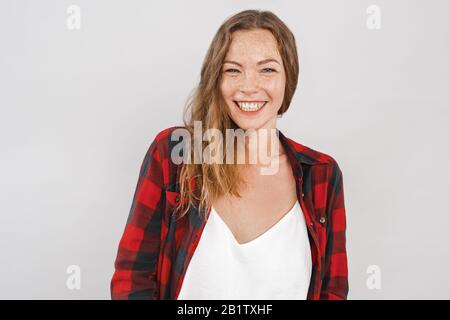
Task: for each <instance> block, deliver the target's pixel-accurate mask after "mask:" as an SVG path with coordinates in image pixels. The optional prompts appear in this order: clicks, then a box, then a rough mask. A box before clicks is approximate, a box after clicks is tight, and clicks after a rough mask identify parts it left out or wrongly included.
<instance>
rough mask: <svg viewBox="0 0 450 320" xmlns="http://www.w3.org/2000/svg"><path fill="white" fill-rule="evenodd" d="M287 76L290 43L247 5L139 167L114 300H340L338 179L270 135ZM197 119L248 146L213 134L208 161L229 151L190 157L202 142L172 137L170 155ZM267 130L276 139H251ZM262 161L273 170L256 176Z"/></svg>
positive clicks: (326, 164)
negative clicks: (178, 121) (181, 114)
mask: <svg viewBox="0 0 450 320" xmlns="http://www.w3.org/2000/svg"><path fill="white" fill-rule="evenodd" d="M298 73H299V65H298V56H297V50H296V43H295V38H294V36H293V34H292V33H291V31H290V30H289V29H288V27H287V26H286V25H285V24H284V23H283V22H282V21H281V20H280V19H279V18H278V17H277V16H276V15H274V14H273V13H271V12H269V11H257V10H246V11H243V12H240V13H238V14H236V15H234V16H232V17H230V18H229V19H228V20H227V21H225V22H224V23H223V24H222V26H221V27H220V28H219V30H218V31H217V33H216V35H215V37H214V39H213V41H212V43H211V45H210V48H209V50H208V53H207V55H206V58H205V60H204V63H203V66H202V70H201V80H200V83H199V85H198V87H197V90H196V91H195V94H194V95H193V97H192V99H191V100H190V103H189V104H188V108H186V109H185V119H184V126H179V127H171V128H167V129H165V130H163V131H161V132H160V133H159V134H157V136H156V138H155V139H154V141H153V142H152V143H151V145H150V147H149V149H148V151H147V154H146V156H145V159H144V161H143V163H142V166H141V170H140V175H139V180H138V183H137V187H136V191H135V194H134V198H133V203H132V207H131V210H130V213H129V217H128V221H127V225H126V227H125V230H124V232H123V235H122V238H121V240H120V244H119V249H118V253H117V258H116V261H115V272H114V275H113V277H112V281H111V296H112V298H113V299H346V298H347V294H348V278H347V254H346V243H345V242H346V240H345V239H346V238H345V231H346V218H345V207H344V190H343V180H342V172H341V170H340V168H339V166H338V164H337V162H336V161H335V160H334V159H333V158H332V157H331V156H329V155H327V154H324V153H321V152H319V151H316V150H313V149H311V148H308V147H306V146H304V145H302V144H300V143H298V142H295V141H294V140H292V139H289V138H288V137H286V136H285V135H284V134H283V133H282V132H281V131H280V130H279V129H277V118H278V117H280V116H281V115H283V114H284V113H285V112H286V111H287V110H288V108H289V106H290V102H291V100H292V97H293V95H294V92H295V89H296V86H297V80H298ZM188 111H190V112H189V113H188ZM196 124H199V125H198V127H197V129H198V128H199V129H201V131H202V133H203V132H204V131H205V130H206V131H207V130H208V129H213V130H215V132H216V133H217V132H218V133H220V134H221V135H222V137H225V136H226V131H229V130H230V129H231V130H241V131H245V132H247V131H250V130H251V131H252V132H254V133H257V134H256V135H254V136H253V137H255V136H256V141H257V142H256V143H255V144H253V143H250V142H249V141H248V140H250V138H249V136H245V137H244V144H243V145H241V146H243V148H241V149H237V146H238V144H233V145H231V142H230V141H229V140H227V139H225V138H223V139H218V140H217V141H215V139H216V138H214V139H213V140H214V141H215V142H218V143H217V144H216V145H215V146H216V147H217V146H220V147H221V148H216V149H215V150H216V153H215V156H217V155H221V156H224V157H223V158H222V159H224V158H225V153H227V152H228V153H229V152H230V150H232V151H235V153H233V156H232V157H231V158H232V160H233V161H231V163H228V162H227V163H225V161H222V162H220V161H205V159H203V160H202V161H197V162H195V161H192V159H193V158H195V157H196V156H202V155H203V154H205V152H204V151H205V146H206V142H207V141H205V140H204V136H202V137H203V139H201V140H200V143H192V142H191V141H190V142H189V143H186V141H185V139H183V143H182V144H181V146H182V147H183V149H182V150H183V151H182V152H180V148H179V147H180V142H179V141H180V139H179V138H180V134H179V131H180V130H184V131H185V132H187V133H188V134H187V135H185V136H190V137H192V136H195V134H196V131H195V130H196ZM268 131H271V132H276V135H275V140H274V138H273V137H274V135H271V134H270V133H269V134H259V133H262V132H268ZM235 137H236V136H235ZM246 138H248V139H247V140H246ZM211 141H212V140H209V142H210V143H211ZM274 141H275V146H274V143H273V142H274ZM233 142H234V140H233ZM217 150H219V151H217ZM262 151H263V152H262ZM177 153H178V154H179V155H180V156H182V159H183V161H181V163H180V161H178V160H179V158H178V160H175V159H176V157H174V154H177ZM242 153H244V163H242V162H239V161H237V157H238V155H242ZM206 154H207V153H206ZM210 154H211V153H210ZM255 154H256V155H258V156H257V157H255V158H256V161H253V162H251V161H249V159H248V158H250V157H251V156H254V155H255ZM261 154H265V157H259V155H261ZM255 158H253V159H255ZM263 158H264V163H263V161H262V159H263ZM189 159H190V160H191V161H186V160H189ZM197 159H198V157H197ZM215 159H217V158H215ZM240 159H242V158H240ZM209 160H211V159H209ZM273 160H276V161H275V162H276V164H277V166H276V168H275V170H271V172H270V174H263V171H262V170H261V169H263V168H264V167H265V166H264V164H266V163H267V162H268V161H269V162H271V163H273Z"/></svg>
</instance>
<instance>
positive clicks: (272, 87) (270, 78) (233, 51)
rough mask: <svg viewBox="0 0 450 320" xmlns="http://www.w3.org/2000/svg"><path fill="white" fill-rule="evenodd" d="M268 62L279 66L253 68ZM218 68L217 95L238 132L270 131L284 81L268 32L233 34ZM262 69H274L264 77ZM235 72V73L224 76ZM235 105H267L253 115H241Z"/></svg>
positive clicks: (277, 56) (270, 64) (281, 94)
mask: <svg viewBox="0 0 450 320" xmlns="http://www.w3.org/2000/svg"><path fill="white" fill-rule="evenodd" d="M268 58H272V59H275V60H277V61H278V62H279V64H278V63H276V62H269V63H266V64H263V65H257V63H258V62H259V61H262V60H265V59H268ZM225 60H226V61H236V62H238V63H239V64H241V66H237V65H235V64H228V63H227V64H225V65H224V66H223V68H222V80H221V86H220V88H221V93H222V95H223V98H224V100H225V101H226V104H227V107H228V108H229V111H230V114H231V117H232V119H233V121H234V122H235V123H236V124H237V125H238V126H239V127H241V128H242V129H249V128H254V129H258V128H262V127H270V128H274V127H275V125H276V118H277V112H278V110H279V108H280V107H281V104H282V102H283V98H284V90H285V83H286V77H285V72H284V66H283V61H282V58H281V56H280V54H279V52H278V48H277V41H276V39H275V37H274V36H273V34H272V33H271V32H270V31H268V30H263V29H256V30H251V31H248V30H239V31H236V32H234V33H233V35H232V42H231V44H230V47H229V49H228V52H227V55H226V57H225ZM264 68H272V69H275V70H276V72H274V73H264V72H262V70H263V69H264ZM227 69H236V70H238V72H232V73H229V72H225V71H226V70H227ZM235 101H267V103H266V105H265V106H264V107H263V109H261V110H260V112H258V113H257V114H255V115H253V114H251V115H247V114H243V113H242V112H241V111H240V109H239V108H238V107H237V105H236V103H235Z"/></svg>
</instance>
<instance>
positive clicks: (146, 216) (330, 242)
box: [111, 127, 348, 300]
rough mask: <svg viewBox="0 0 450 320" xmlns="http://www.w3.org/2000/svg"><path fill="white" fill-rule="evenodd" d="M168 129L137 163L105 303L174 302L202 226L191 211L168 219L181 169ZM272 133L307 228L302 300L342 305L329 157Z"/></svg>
mask: <svg viewBox="0 0 450 320" xmlns="http://www.w3.org/2000/svg"><path fill="white" fill-rule="evenodd" d="M176 128H182V127H171V128H167V129H165V130H163V131H161V132H160V133H158V134H157V136H156V138H155V139H154V140H153V142H152V143H151V145H150V147H149V149H148V151H147V153H146V155H145V158H144V160H143V163H142V166H141V169H140V174H139V179H138V182H137V186H136V191H135V193H134V197H133V202H132V206H131V209H130V213H129V216H128V220H127V224H126V227H125V230H124V232H123V234H122V237H121V239H120V243H119V248H118V251H117V257H116V260H115V272H114V274H113V276H112V280H111V298H112V299H177V297H178V294H179V292H180V289H181V284H182V282H183V278H184V275H185V273H186V270H187V266H188V264H189V261H190V259H191V258H192V255H193V253H194V251H195V249H196V247H197V244H198V242H199V240H200V237H201V234H202V230H203V227H204V226H205V223H206V221H205V220H204V219H202V218H201V217H200V216H199V214H198V209H196V208H191V209H190V211H188V213H187V214H186V215H185V216H184V217H183V218H182V219H179V220H178V221H175V215H172V213H173V211H174V207H175V205H176V202H177V201H180V192H179V183H178V177H179V173H180V169H181V165H177V164H175V163H173V162H172V161H171V160H170V154H171V150H172V148H173V146H174V145H175V144H177V143H179V141H171V139H170V134H171V132H172V131H173V130H174V129H176ZM277 132H278V133H279V139H280V141H281V143H283V146H284V147H285V150H286V152H287V155H288V158H289V161H290V163H291V165H292V168H293V173H294V176H295V178H296V184H297V188H296V189H297V197H298V200H299V203H300V205H301V208H302V210H303V212H304V214H305V220H306V223H307V227H308V236H309V240H310V245H311V255H312V262H313V265H312V266H313V268H312V275H311V281H310V285H309V291H308V296H307V299H314V300H317V299H347V293H348V270H347V254H346V242H345V239H346V236H345V230H346V218H345V207H344V189H343V180H342V172H341V170H340V168H339V166H338V164H337V162H336V161H335V160H334V159H333V158H332V157H331V156H329V155H326V154H324V153H321V152H318V151H315V150H313V149H310V148H308V147H306V146H304V145H301V144H299V143H297V142H295V141H293V140H291V139H289V138H287V137H286V136H284V135H283V134H282V133H281V131H280V130H279V129H277ZM183 201H184V199H183ZM268 258H269V259H270V255H269V256H268ZM280 263H282V262H281V261H280Z"/></svg>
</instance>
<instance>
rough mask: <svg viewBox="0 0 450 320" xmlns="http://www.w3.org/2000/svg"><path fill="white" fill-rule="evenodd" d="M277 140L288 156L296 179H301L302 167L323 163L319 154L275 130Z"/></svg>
mask: <svg viewBox="0 0 450 320" xmlns="http://www.w3.org/2000/svg"><path fill="white" fill-rule="evenodd" d="M276 131H277V135H278V138H279V140H280V142H281V143H282V144H283V147H284V149H285V151H286V153H287V155H288V158H289V161H290V163H291V165H292V169H293V171H294V174H295V176H297V178H301V177H303V166H304V165H314V164H319V163H324V159H322V158H321V156H320V153H318V152H317V151H314V150H312V149H310V148H308V147H306V146H304V145H302V144H300V143H298V142H296V141H294V140H292V139H290V138H288V137H287V136H286V135H284V134H283V132H281V130H279V129H278V128H277V129H276Z"/></svg>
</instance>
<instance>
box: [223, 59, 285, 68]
mask: <svg viewBox="0 0 450 320" xmlns="http://www.w3.org/2000/svg"><path fill="white" fill-rule="evenodd" d="M268 62H275V63H278V64H280V63H279V62H278V61H277V60H275V59H272V58H269V59H264V60H261V61H259V62H258V63H257V64H256V65H257V66H259V65H262V64H265V63H268ZM223 63H224V64H225V63H232V64H236V65H238V66H240V67H242V64H240V63H239V62H236V61H230V60H225V61H224V62H223Z"/></svg>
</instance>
